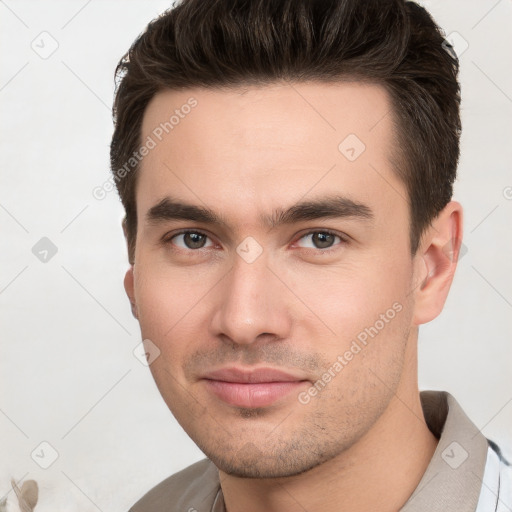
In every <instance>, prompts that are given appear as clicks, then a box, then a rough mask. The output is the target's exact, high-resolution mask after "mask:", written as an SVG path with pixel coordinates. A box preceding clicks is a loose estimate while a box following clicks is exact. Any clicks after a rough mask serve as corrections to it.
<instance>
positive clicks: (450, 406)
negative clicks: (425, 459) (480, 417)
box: [400, 391, 489, 512]
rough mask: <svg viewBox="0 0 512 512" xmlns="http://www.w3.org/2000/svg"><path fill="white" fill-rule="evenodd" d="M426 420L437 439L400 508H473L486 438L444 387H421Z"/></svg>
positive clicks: (414, 511)
mask: <svg viewBox="0 0 512 512" xmlns="http://www.w3.org/2000/svg"><path fill="white" fill-rule="evenodd" d="M420 399H421V405H422V407H423V414H424V415H425V421H426V422H427V425H428V428H429V429H430V430H431V432H432V433H433V434H434V435H435V436H436V437H437V438H438V439H439V443H438V445H437V448H436V450H435V452H434V455H433V457H432V459H431V461H430V464H429V465H428V467H427V470H426V471H425V474H424V475H423V478H422V479H421V480H420V483H419V484H418V486H417V487H416V490H415V491H414V492H413V494H412V495H411V497H410V498H409V499H408V500H407V502H406V504H405V505H404V506H403V507H402V509H401V511H400V512H447V511H456V512H474V511H475V510H476V507H477V504H478V498H479V495H480V489H481V487H482V480H483V476H484V470H485V463H486V459H487V450H488V446H489V445H488V443H487V439H486V438H485V437H484V436H483V434H482V433H481V432H480V430H478V428H477V427H476V426H475V425H474V424H473V423H472V421H471V420H470V419H469V418H468V417H467V416H466V414H465V413H464V411H463V410H462V408H461V407H460V405H459V404H458V403H457V401H456V400H455V398H453V396H452V395H450V394H449V393H446V392H444V391H422V392H421V393H420Z"/></svg>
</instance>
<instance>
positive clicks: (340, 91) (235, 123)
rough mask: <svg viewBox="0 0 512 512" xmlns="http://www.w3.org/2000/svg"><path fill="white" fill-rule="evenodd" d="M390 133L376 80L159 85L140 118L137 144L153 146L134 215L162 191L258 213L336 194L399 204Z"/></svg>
mask: <svg viewBox="0 0 512 512" xmlns="http://www.w3.org/2000/svg"><path fill="white" fill-rule="evenodd" d="M393 135H394V130H393V122H392V116H391V107H390V101H389V97H388V94H387V92H386V91H385V89H384V88H383V87H381V86H378V85H372V84H365V83H360V82H338V83H335V84H325V83H283V84H272V85H266V86H259V87H255V86H254V87H253V86H251V87H245V88H242V87H240V88H236V89H204V88H195V89H186V90H181V91H169V90H167V91H162V92H160V93H158V94H157V95H155V97H154V98H153V99H152V100H151V102H150V103H149V105H148V107H147V109H146V112H145V114H144V119H143V125H142V134H141V141H142V142H143V143H144V142H145V141H149V139H151V140H152V141H153V142H152V143H151V146H152V149H151V150H150V151H149V152H148V154H147V155H146V156H145V157H144V159H143V160H142V162H141V165H140V174H139V178H138V185H137V205H138V210H139V214H143V213H144V212H145V211H147V210H148V209H149V208H150V207H152V206H153V205H154V204H155V203H157V202H158V201H159V200H161V199H162V198H164V197H165V196H166V195H169V196H173V197H176V196H178V197H179V198H180V199H182V200H184V201H186V202H189V203H195V204H201V203H202V204H203V205H206V206H208V207H209V208H212V209H215V210H222V213H223V214H224V216H230V215H234V216H236V215H240V212H241V211H243V212H244V214H245V215H246V216H247V215H248V214H251V213H252V212H254V214H255V216H258V217H260V216H261V214H262V213H264V212H265V211H270V210H272V209H274V208H275V207H276V206H285V205H286V204H289V203H290V204H291V203H293V202H296V201H298V200H300V199H303V198H305V199H308V197H313V196H316V195H319V194H322V193H324V192H331V193H332V192H333V191H335V192H337V193H342V194H344V195H346V196H348V197H351V198H354V199H356V200H358V201H364V202H367V203H370V204H373V205H374V206H376V207H377V209H378V207H379V205H381V206H382V207H385V206H386V204H388V203H389V201H390V200H391V201H396V200H397V199H398V196H402V200H404V201H405V197H406V195H405V194H406V193H405V190H404V187H403V184H402V183H401V182H400V181H399V180H398V179H397V178H396V176H395V174H394V172H393V170H392V163H391V159H390V156H391V151H392V149H393ZM388 206H389V205H388ZM246 218H247V217H246Z"/></svg>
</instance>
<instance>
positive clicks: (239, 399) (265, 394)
mask: <svg viewBox="0 0 512 512" xmlns="http://www.w3.org/2000/svg"><path fill="white" fill-rule="evenodd" d="M204 382H205V383H206V385H207V386H208V388H209V390H210V391H211V392H212V393H213V394H214V395H216V396H217V397H219V398H220V399H221V400H222V401H224V402H226V403H228V404H230V405H234V406H236V407H246V408H256V407H266V406H269V405H272V404H273V403H274V402H277V401H278V400H279V399H281V398H284V397H286V396H287V395H289V394H290V393H292V392H293V391H297V390H298V389H299V388H300V387H301V386H303V385H304V381H292V382H261V383H257V384H255V383H247V384H245V383H240V382H225V381H220V380H205V381H204Z"/></svg>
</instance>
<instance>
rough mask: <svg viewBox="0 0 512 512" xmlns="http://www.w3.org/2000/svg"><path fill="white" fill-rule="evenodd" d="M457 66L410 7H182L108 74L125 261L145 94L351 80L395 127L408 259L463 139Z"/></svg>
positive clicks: (274, 3) (436, 208)
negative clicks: (373, 94) (112, 77)
mask: <svg viewBox="0 0 512 512" xmlns="http://www.w3.org/2000/svg"><path fill="white" fill-rule="evenodd" d="M458 68H459V65H458V61H457V58H456V55H455V53H454V52H453V49H452V48H451V47H450V45H449V44H447V42H446V41H445V39H444V37H443V33H442V31H441V29H440V28H439V27H438V26H437V25H436V23H435V22H434V20H433V19H432V17H431V16H430V15H429V13H428V12H427V11H426V10H425V9H423V8H422V7H420V6H419V5H417V4H416V3H414V2H404V1H403V0H364V1H361V0H330V1H327V0H316V1H315V0H183V1H182V2H180V3H179V4H177V5H176V6H175V7H173V8H171V9H170V10H168V11H166V12H165V13H164V14H162V15H161V16H159V17H158V18H156V19H155V20H153V21H152V22H151V23H149V25H148V26H147V28H146V30H145V31H144V32H143V33H142V34H141V35H140V36H139V37H138V38H137V39H136V41H135V42H134V43H133V44H132V46H131V48H130V49H129V50H128V52H127V53H126V54H125V55H124V56H123V57H122V59H121V60H120V62H119V64H118V65H117V68H116V78H117V80H118V83H117V90H116V94H115V99H114V106H113V116H114V124H115V129H114V134H113V137H112V143H111V148H110V159H111V170H112V172H113V173H114V179H115V182H116V186H117V189H118V191H119V195H120V197H121V200H122V203H123V205H124V208H125V212H126V217H125V219H124V227H125V231H126V235H127V241H128V252H129V259H130V262H131V263H133V261H134V254H135V239H136V234H137V205H136V203H135V187H136V182H137V170H138V165H137V164H135V163H134V164H133V169H129V170H130V172H126V163H127V162H128V161H129V160H130V158H131V157H132V155H133V153H134V152H135V151H136V150H137V149H138V148H139V147H140V146H141V126H142V119H143V115H144V111H145V109H146V106H147V105H148V103H149V101H150V100H151V99H152V97H153V96H154V95H155V94H156V93H157V92H159V91H162V90H165V89H183V88H191V87H206V88H223V87H228V88H229V87H237V86H247V85H265V84H269V83H272V82H277V81H283V80H285V81H293V82H305V81H318V82H326V83H327V82H334V81H342V80H347V79H351V80H354V79H355V80H361V81H366V82H370V83H374V84H379V85H382V86H383V87H385V89H386V90H387V91H388V93H389V94H390V98H391V102H392V107H393V113H392V114H393V119H394V121H395V130H396V133H395V146H396V147H395V148H394V155H395V158H394V159H393V160H394V162H393V163H394V170H395V172H396V173H397V175H398V176H399V177H400V179H401V180H402V181H403V183H404V184H405V186H406V189H407V192H408V199H409V205H410V206H409V210H410V245H411V253H412V254H415V253H416V251H417V248H418V245H419V241H420V239H421V235H422V234H423V232H424V230H425V229H426V228H427V227H428V226H429V225H430V223H431V221H432V220H433V219H434V218H435V217H436V216H437V214H438V213H439V212H440V211H441V210H442V209H443V208H444V207H445V206H446V204H447V203H448V202H449V201H450V199H451V197H452V192H453V190H452V189H453V182H454V180H455V176H456V169H457V162H458V158H459V138H460V131H461V124H460V115H459V108H460V87H459V84H458V81H457V75H458V70H459V69H458ZM132 160H133V159H132ZM123 167H124V169H125V172H123V173H122V179H121V178H120V173H119V170H120V169H122V168H123Z"/></svg>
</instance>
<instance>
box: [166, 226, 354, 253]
mask: <svg viewBox="0 0 512 512" xmlns="http://www.w3.org/2000/svg"><path fill="white" fill-rule="evenodd" d="M187 233H195V234H199V235H203V236H205V237H207V238H209V239H210V240H211V237H210V236H209V235H208V234H207V233H205V232H204V231H201V230H197V229H183V230H181V231H178V232H177V233H173V234H172V235H165V236H164V237H163V238H162V242H163V243H164V244H165V245H171V246H172V240H173V239H174V238H176V237H178V236H180V235H184V234H187ZM315 233H324V234H328V235H332V236H335V237H338V238H339V239H340V242H339V243H337V244H335V245H334V246H332V247H327V248H325V249H319V248H312V247H302V248H300V247H299V249H302V250H306V251H308V252H309V251H313V252H315V253H316V254H326V253H330V252H333V251H336V250H338V249H339V246H341V245H345V244H347V243H348V242H349V237H348V236H347V235H344V234H341V233H338V232H336V231H333V230H331V229H312V230H310V231H307V232H306V233H303V234H302V235H301V236H300V237H299V238H297V241H296V242H294V244H295V243H297V242H298V241H299V240H302V239H303V238H306V237H307V236H309V235H314V234H315ZM201 249H204V248H203V247H201V248H199V249H182V248H176V249H175V250H186V251H187V252H199V251H200V250H201ZM206 249H208V248H206Z"/></svg>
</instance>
